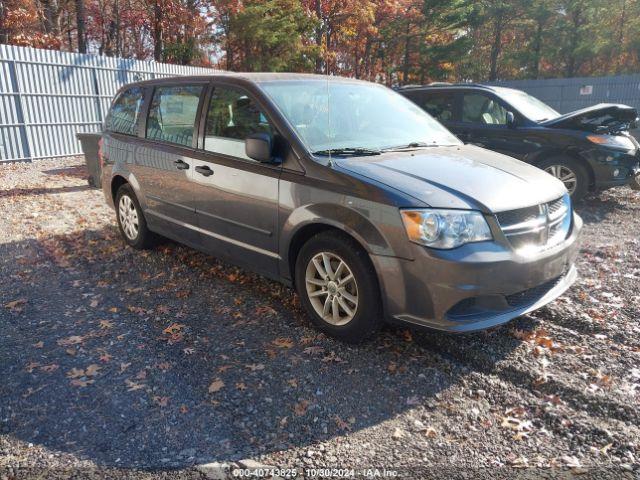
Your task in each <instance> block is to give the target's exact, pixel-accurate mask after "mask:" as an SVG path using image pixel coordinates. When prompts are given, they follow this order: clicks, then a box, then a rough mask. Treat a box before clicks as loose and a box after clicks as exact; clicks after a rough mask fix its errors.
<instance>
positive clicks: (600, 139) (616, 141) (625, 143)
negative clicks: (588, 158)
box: [587, 135, 636, 150]
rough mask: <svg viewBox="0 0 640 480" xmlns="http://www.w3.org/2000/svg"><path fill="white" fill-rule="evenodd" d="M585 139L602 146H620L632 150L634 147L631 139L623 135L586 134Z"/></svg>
mask: <svg viewBox="0 0 640 480" xmlns="http://www.w3.org/2000/svg"><path fill="white" fill-rule="evenodd" d="M587 140H589V141H590V142H591V143H597V144H598V145H602V146H603V147H612V148H621V149H624V150H633V149H634V148H636V146H635V144H634V143H633V140H631V139H630V138H629V137H625V136H624V135H587Z"/></svg>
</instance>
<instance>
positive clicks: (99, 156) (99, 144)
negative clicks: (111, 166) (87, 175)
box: [98, 138, 104, 170]
mask: <svg viewBox="0 0 640 480" xmlns="http://www.w3.org/2000/svg"><path fill="white" fill-rule="evenodd" d="M98 163H99V164H100V170H102V167H104V155H103V154H102V138H101V139H100V140H98Z"/></svg>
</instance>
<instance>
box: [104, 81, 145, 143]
mask: <svg viewBox="0 0 640 480" xmlns="http://www.w3.org/2000/svg"><path fill="white" fill-rule="evenodd" d="M143 96H144V91H143V89H142V88H140V87H133V88H130V89H129V90H125V91H124V92H122V94H120V96H119V97H118V98H117V99H116V101H115V102H114V104H113V106H112V107H111V111H110V112H109V116H108V117H107V122H106V125H105V127H106V129H107V130H108V131H110V132H117V133H124V134H126V135H136V134H137V133H138V132H137V131H136V128H137V121H138V114H139V113H140V107H141V106H142V98H143Z"/></svg>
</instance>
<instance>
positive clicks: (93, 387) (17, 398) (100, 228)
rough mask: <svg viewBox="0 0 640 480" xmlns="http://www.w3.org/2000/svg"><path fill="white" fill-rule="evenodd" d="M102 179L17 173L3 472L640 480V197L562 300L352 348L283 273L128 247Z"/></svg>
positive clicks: (10, 196)
mask: <svg viewBox="0 0 640 480" xmlns="http://www.w3.org/2000/svg"><path fill="white" fill-rule="evenodd" d="M85 178H86V170H85V169H84V167H83V166H82V159H81V158H70V159H64V160H55V161H41V162H38V163H35V164H8V165H0V209H1V211H2V216H0V327H1V328H2V334H1V335H0V362H1V365H2V370H1V371H2V382H1V383H0V400H1V403H0V478H14V477H17V478H26V477H32V476H37V475H44V476H43V478H45V477H47V478H50V477H55V476H59V477H64V476H70V475H71V474H74V475H76V477H74V478H100V477H103V476H108V477H111V478H116V477H118V478H136V479H137V478H158V477H160V478H204V477H207V476H208V477H209V478H218V477H219V476H220V475H222V473H223V472H228V469H229V468H233V467H235V466H239V467H246V468H252V467H254V466H256V465H266V466H271V467H276V468H281V469H284V468H297V469H298V472H299V473H298V476H301V474H302V469H304V468H346V469H356V470H355V472H354V473H356V474H361V473H362V469H366V468H379V469H380V470H379V471H378V473H379V474H380V475H382V474H383V472H382V468H386V469H387V470H388V471H391V472H387V475H393V472H396V474H397V476H398V477H403V478H442V477H443V475H446V477H451V478H471V477H486V478H495V477H501V478H514V477H517V478H540V477H545V478H552V477H558V476H562V477H563V478H569V477H573V476H575V475H578V474H581V476H580V478H587V477H593V478H595V477H598V478H610V476H614V477H615V478H623V477H626V478H638V477H640V460H639V458H640V428H639V426H640V411H639V409H638V404H639V403H638V400H639V399H640V361H639V360H640V335H639V333H640V325H639V323H638V319H639V318H640V257H639V255H638V248H639V247H640V242H639V239H638V232H640V215H639V214H640V194H639V193H636V192H632V191H631V190H629V189H628V188H621V189H617V190H612V191H609V192H605V193H602V194H600V195H598V196H597V197H592V198H589V199H588V200H587V201H585V202H584V203H583V204H582V205H581V206H580V207H579V208H578V210H579V213H580V214H581V215H582V217H583V218H584V220H585V228H584V235H583V246H582V253H581V255H580V259H579V271H580V275H581V276H580V279H579V280H578V282H577V283H576V285H575V286H574V287H573V288H572V289H571V290H570V291H569V292H568V293H567V294H565V295H564V296H563V297H562V298H560V299H559V300H557V301H556V302H554V303H553V304H551V305H549V306H548V307H545V308H543V309H541V310H539V311H537V312H534V313H533V314H531V315H527V316H524V317H521V318H519V319H517V320H516V321H514V322H512V323H510V324H509V325H507V326H505V327H502V328H499V329H496V330H493V331H490V332H484V333H479V334H472V335H465V336H447V335H441V334H436V333H429V332H424V331H415V330H405V329H401V328H391V327H389V328H386V329H385V330H384V331H383V332H382V333H381V334H380V335H379V336H378V337H376V338H375V339H374V340H372V341H371V342H369V343H367V344H365V345H362V346H357V347H354V346H348V345H344V344H341V343H339V342H336V341H334V340H332V339H329V338H326V337H325V336H323V335H321V334H318V333H317V332H316V331H315V330H313V329H312V328H311V327H310V326H309V323H308V320H307V319H306V318H305V315H304V314H303V313H302V311H301V310H300V307H299V305H298V301H297V299H296V297H295V295H294V294H293V292H292V291H291V290H290V289H288V288H285V287H283V286H281V285H278V284H275V283H273V282H271V281H269V280H266V279H265V278H262V277H259V276H257V275H254V274H252V273H248V272H245V271H242V270H239V269H237V268H235V267H232V266H229V265H227V264H224V263H221V262H218V261H217V260H216V259H214V258H212V257H209V256H206V255H203V254H201V253H198V252H196V251H194V250H191V249H189V248H186V247H183V246H180V245H177V244H174V243H171V242H167V243H165V244H163V245H160V246H158V247H156V248H155V249H154V250H152V251H148V252H138V251H134V250H132V249H130V248H125V246H124V244H123V242H122V241H121V240H120V238H119V236H118V232H117V230H116V227H115V215H114V213H113V212H112V211H111V210H110V209H109V208H108V207H107V206H106V205H105V203H104V200H103V196H102V193H101V192H100V191H99V190H96V189H91V188H89V187H88V186H87V182H86V179H85ZM216 462H217V463H216ZM202 464H209V465H208V466H207V467H202V466H200V465H202ZM43 472H44V473H43ZM45 473H46V475H45ZM307 473H311V472H307ZM334 473H335V472H334ZM346 473H347V474H349V473H350V472H349V471H347V472H346ZM365 473H366V472H365ZM371 473H375V472H371ZM309 476H310V475H309ZM334 478H335V477H334Z"/></svg>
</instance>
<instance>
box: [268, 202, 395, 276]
mask: <svg viewBox="0 0 640 480" xmlns="http://www.w3.org/2000/svg"><path fill="white" fill-rule="evenodd" d="M326 230H335V231H338V232H341V233H342V234H344V235H347V236H348V237H350V238H351V239H353V240H354V241H355V242H356V243H357V244H358V245H359V246H360V247H361V248H362V249H363V250H364V251H365V252H367V253H368V254H370V255H371V254H377V255H390V256H394V255H396V252H395V251H394V249H393V247H392V245H391V244H390V242H388V241H387V239H386V238H385V236H384V235H383V233H382V232H381V231H380V230H379V229H378V228H377V227H376V226H375V225H374V224H373V223H372V222H371V221H370V220H369V219H367V218H366V217H364V216H363V215H362V214H360V213H358V212H356V211H354V210H352V209H349V208H346V207H342V206H336V205H335V204H325V205H314V206H305V207H300V208H299V209H297V210H296V211H294V212H293V213H292V214H291V215H290V216H289V218H288V219H287V221H286V222H285V223H284V225H283V228H282V235H281V241H280V256H281V259H282V261H283V264H282V265H281V276H282V277H285V278H286V279H287V280H290V281H291V282H292V283H293V282H294V281H295V278H294V277H295V263H296V259H297V256H298V253H299V252H300V249H301V248H302V246H303V245H304V244H305V242H306V241H307V240H309V239H310V238H311V237H313V236H314V235H317V234H318V233H320V232H322V231H326Z"/></svg>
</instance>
